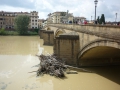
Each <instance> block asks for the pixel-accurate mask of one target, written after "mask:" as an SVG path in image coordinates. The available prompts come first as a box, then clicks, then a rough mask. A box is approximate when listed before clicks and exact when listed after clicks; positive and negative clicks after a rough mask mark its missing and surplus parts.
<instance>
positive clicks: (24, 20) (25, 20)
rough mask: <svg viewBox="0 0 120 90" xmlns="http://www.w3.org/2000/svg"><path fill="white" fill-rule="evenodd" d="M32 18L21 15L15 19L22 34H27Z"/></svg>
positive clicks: (16, 26) (17, 28) (16, 25)
mask: <svg viewBox="0 0 120 90" xmlns="http://www.w3.org/2000/svg"><path fill="white" fill-rule="evenodd" d="M29 22H30V17H29V16H27V15H19V16H17V17H16V18H15V28H16V30H17V31H18V32H19V33H20V34H21V35H23V34H27V30H28V25H29Z"/></svg>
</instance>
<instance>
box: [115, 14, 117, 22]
mask: <svg viewBox="0 0 120 90" xmlns="http://www.w3.org/2000/svg"><path fill="white" fill-rule="evenodd" d="M115 15H116V18H115V23H116V21H117V13H115Z"/></svg>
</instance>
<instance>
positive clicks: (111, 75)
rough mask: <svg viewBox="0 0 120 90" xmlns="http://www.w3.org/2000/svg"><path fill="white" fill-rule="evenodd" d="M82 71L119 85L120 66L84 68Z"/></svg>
mask: <svg viewBox="0 0 120 90" xmlns="http://www.w3.org/2000/svg"><path fill="white" fill-rule="evenodd" d="M84 69H85V70H88V71H91V72H92V73H96V74H98V75H101V76H102V77H105V78H107V79H109V80H111V81H113V82H115V83H117V84H119V85H120V65H116V66H97V67H85V68H84Z"/></svg>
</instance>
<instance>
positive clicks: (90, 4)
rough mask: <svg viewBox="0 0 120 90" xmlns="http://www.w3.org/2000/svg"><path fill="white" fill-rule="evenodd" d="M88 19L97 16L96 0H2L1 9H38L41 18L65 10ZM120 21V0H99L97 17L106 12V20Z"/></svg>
mask: <svg viewBox="0 0 120 90" xmlns="http://www.w3.org/2000/svg"><path fill="white" fill-rule="evenodd" d="M67 10H69V13H73V15H74V16H76V17H85V18H86V19H87V20H91V19H92V20H93V19H94V18H95V4H94V0H0V11H11V12H21V11H22V12H30V11H38V12H39V18H40V19H46V18H47V17H48V16H47V15H48V14H49V13H53V12H56V11H65V12H67ZM116 13H117V19H116V21H120V0H98V4H97V8H96V18H98V16H99V17H101V14H104V16H105V20H106V21H115V18H116Z"/></svg>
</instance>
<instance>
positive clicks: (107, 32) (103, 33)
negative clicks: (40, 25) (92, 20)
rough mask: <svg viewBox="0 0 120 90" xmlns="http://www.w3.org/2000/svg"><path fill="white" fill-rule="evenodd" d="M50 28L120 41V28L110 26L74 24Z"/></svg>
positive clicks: (54, 25)
mask: <svg viewBox="0 0 120 90" xmlns="http://www.w3.org/2000/svg"><path fill="white" fill-rule="evenodd" d="M49 26H53V27H57V28H62V29H68V30H72V31H75V32H80V33H86V34H91V35H96V36H98V37H102V38H108V39H114V40H120V26H113V25H111V26H108V25H73V24H49Z"/></svg>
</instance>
